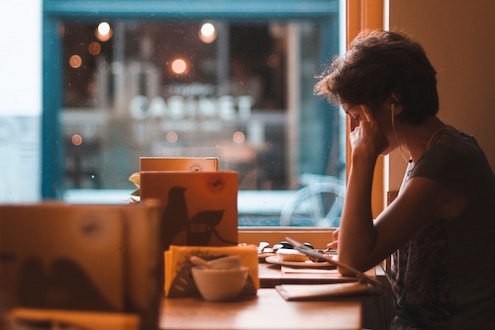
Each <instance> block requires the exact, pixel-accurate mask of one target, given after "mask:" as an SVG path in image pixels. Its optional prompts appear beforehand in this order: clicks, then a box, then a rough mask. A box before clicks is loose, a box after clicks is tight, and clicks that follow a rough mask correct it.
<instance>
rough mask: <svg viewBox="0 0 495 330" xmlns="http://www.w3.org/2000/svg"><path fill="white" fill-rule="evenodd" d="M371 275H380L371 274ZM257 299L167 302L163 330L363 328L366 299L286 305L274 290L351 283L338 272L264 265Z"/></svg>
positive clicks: (293, 302)
mask: <svg viewBox="0 0 495 330" xmlns="http://www.w3.org/2000/svg"><path fill="white" fill-rule="evenodd" d="M369 275H374V274H373V273H372V274H369ZM259 278H260V284H261V287H262V288H261V289H260V290H258V295H257V297H252V298H245V299H243V300H239V301H234V302H227V303H218V302H216V303H215V302H207V301H204V300H203V299H201V298H199V297H197V298H175V299H164V300H163V301H162V306H161V312H160V324H159V328H160V329H162V330H186V329H187V330H195V329H204V330H210V329H216V330H223V329H230V330H236V329H239V330H250V329H252V330H256V329H264V330H270V329H278V330H291V329H298V330H301V329H314V330H318V329H361V327H362V314H363V313H362V301H361V300H360V299H359V298H356V299H340V300H339V299H335V300H325V301H290V302H289V301H286V300H284V299H283V298H282V297H281V296H280V294H279V293H278V292H277V291H276V290H275V289H274V287H275V285H279V284H322V283H336V282H342V281H346V280H349V279H348V278H347V279H346V278H343V277H341V276H340V275H338V274H333V275H332V274H284V273H283V272H282V271H281V270H280V266H278V265H272V264H266V263H260V264H259Z"/></svg>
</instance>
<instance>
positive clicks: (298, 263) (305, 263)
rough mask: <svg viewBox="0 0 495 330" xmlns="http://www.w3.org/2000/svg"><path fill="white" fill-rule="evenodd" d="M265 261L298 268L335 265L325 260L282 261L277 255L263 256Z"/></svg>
mask: <svg viewBox="0 0 495 330" xmlns="http://www.w3.org/2000/svg"><path fill="white" fill-rule="evenodd" d="M265 261H266V262H267V263H269V264H275V265H280V266H287V267H298V268H331V267H335V266H334V265H333V264H331V263H329V262H327V261H325V262H313V261H310V260H307V261H282V260H280V259H279V258H278V257H277V256H269V257H266V258H265Z"/></svg>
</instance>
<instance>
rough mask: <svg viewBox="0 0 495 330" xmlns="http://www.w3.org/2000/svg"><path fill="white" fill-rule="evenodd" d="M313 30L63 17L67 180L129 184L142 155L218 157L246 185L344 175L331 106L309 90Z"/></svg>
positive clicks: (77, 184)
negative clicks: (84, 20) (295, 85)
mask: <svg viewBox="0 0 495 330" xmlns="http://www.w3.org/2000/svg"><path fill="white" fill-rule="evenodd" d="M320 34H321V31H320V26H319V25H318V24H316V23H308V22H300V23H298V24H294V23H279V22H277V23H273V22H272V23H264V24H247V23H246V24H234V23H233V22H226V21H214V20H211V21H198V22H191V21H188V22H187V23H180V22H175V21H174V22H171V23H162V22H159V23H158V22H156V21H145V20H139V21H119V22H115V23H112V22H98V23H94V24H79V23H66V24H64V25H63V29H62V44H63V58H64V70H63V73H64V93H63V96H64V100H63V105H64V110H63V130H64V138H65V140H66V142H65V147H66V148H65V154H66V165H65V187H66V189H81V188H82V189H85V188H95V189H132V186H131V185H130V183H129V182H128V177H129V175H130V174H131V173H132V172H136V171H138V169H139V157H141V156H160V157H179V156H216V157H218V158H219V160H220V166H219V167H220V168H221V169H224V170H235V171H238V172H239V177H240V182H239V189H240V190H247V191H287V190H295V189H297V188H299V184H300V182H299V181H298V177H299V176H300V175H301V174H302V173H306V172H309V173H314V174H321V175H331V176H336V177H340V176H341V174H342V170H343V167H342V165H341V164H340V163H339V162H340V160H341V159H343V157H342V150H340V149H339V144H340V143H339V142H338V141H337V140H338V136H339V134H341V133H340V129H339V126H338V125H339V119H338V115H335V114H332V115H331V116H327V117H322V116H321V103H320V101H321V100H318V99H316V98H315V97H313V96H312V84H313V81H312V80H311V79H312V78H313V77H314V75H315V74H317V73H319V67H320V61H321V60H322V58H321V50H322V49H321V48H322V45H320V44H319V42H320V41H319V36H320ZM294 40H295V41H294ZM293 53H296V54H298V56H295V57H294V55H292V54H293ZM291 56H293V59H295V62H294V61H292V62H290V61H289V59H290V58H291ZM289 62H290V63H292V64H291V65H292V66H289V65H288V63H289ZM291 75H292V77H293V78H292V79H294V77H296V83H298V84H300V90H289V79H291V78H290V76H291ZM296 94H297V95H299V96H298V97H297V98H295V99H296V100H297V99H299V102H300V104H298V105H294V104H289V101H288V100H292V99H291V98H290V96H291V95H296ZM321 102H324V101H321ZM325 111H328V112H330V111H331V110H329V109H328V108H325ZM291 116H292V118H293V120H294V118H295V120H296V122H297V123H298V126H297V128H296V129H295V128H294V127H291V126H290V125H289V124H288V123H289V118H290V117H291ZM322 118H330V120H328V121H327V120H322ZM289 136H293V137H295V138H296V140H290V139H289ZM297 139H299V140H297ZM74 141H76V142H74ZM291 141H292V142H291ZM293 141H298V142H297V143H293ZM308 146H311V147H310V148H308ZM326 154H328V155H330V157H329V158H328V157H327V155H326ZM294 155H295V156H296V158H295V159H296V161H295V162H294V161H292V160H293V159H294Z"/></svg>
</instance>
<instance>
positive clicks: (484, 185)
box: [390, 131, 495, 329]
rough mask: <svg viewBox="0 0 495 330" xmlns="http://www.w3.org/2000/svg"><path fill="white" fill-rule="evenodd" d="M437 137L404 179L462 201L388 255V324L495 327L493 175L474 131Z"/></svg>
mask: <svg viewBox="0 0 495 330" xmlns="http://www.w3.org/2000/svg"><path fill="white" fill-rule="evenodd" d="M439 133H440V132H439ZM437 135H438V136H437V138H436V139H435V141H433V143H432V144H431V146H430V147H429V148H428V149H427V150H426V151H425V152H424V154H423V155H422V156H421V157H420V159H419V160H418V162H417V164H415V166H414V168H413V169H412V170H411V172H410V173H409V178H412V177H426V178H429V179H431V180H434V181H437V182H439V183H440V184H442V185H444V186H446V187H447V188H449V189H452V190H454V191H457V192H460V193H461V194H463V195H464V196H467V197H468V205H467V207H466V208H465V210H464V211H463V212H462V213H461V214H460V215H459V216H458V217H457V218H455V219H452V220H441V219H435V218H433V219H430V221H429V222H428V223H427V224H425V225H424V226H423V227H422V228H421V229H420V230H419V231H418V232H417V233H416V234H415V235H414V236H413V237H412V238H411V239H410V240H409V241H408V242H406V244H405V245H404V246H403V247H402V248H400V249H399V250H397V251H396V252H395V253H394V254H393V255H392V268H391V284H392V291H393V293H394V296H395V300H396V309H397V316H396V318H395V319H394V320H393V321H392V324H391V327H390V328H391V329H495V248H494V246H493V244H494V242H495V177H494V174H493V171H492V169H491V168H490V165H489V163H488V161H487V159H486V157H485V155H484V153H483V151H482V150H481V149H480V148H479V146H478V144H477V142H476V140H475V139H474V138H473V137H472V136H469V135H466V134H464V133H463V132H454V131H444V132H441V134H437Z"/></svg>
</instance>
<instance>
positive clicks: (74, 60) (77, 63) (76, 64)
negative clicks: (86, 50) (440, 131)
mask: <svg viewBox="0 0 495 330" xmlns="http://www.w3.org/2000/svg"><path fill="white" fill-rule="evenodd" d="M69 65H70V66H71V68H74V69H77V68H80V67H81V65H82V58H81V56H79V55H72V56H71V57H70V58H69Z"/></svg>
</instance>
